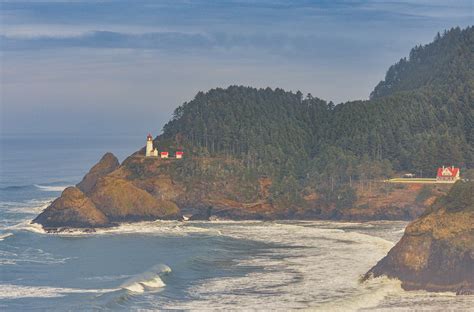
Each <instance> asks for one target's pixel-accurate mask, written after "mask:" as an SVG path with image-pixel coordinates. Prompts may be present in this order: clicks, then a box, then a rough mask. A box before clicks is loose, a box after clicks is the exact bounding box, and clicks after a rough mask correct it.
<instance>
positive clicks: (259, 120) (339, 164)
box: [156, 27, 474, 202]
mask: <svg viewBox="0 0 474 312" xmlns="http://www.w3.org/2000/svg"><path fill="white" fill-rule="evenodd" d="M473 142H474V28H473V27H468V28H466V29H463V30H461V29H460V28H458V27H457V28H452V29H451V30H449V31H445V32H444V33H443V34H439V33H438V34H437V35H436V36H435V38H434V41H433V42H432V43H430V44H427V45H423V46H422V45H420V46H416V47H414V48H413V49H412V50H411V51H410V53H409V56H408V58H406V57H405V58H402V59H401V60H400V61H399V62H398V63H396V64H395V65H393V66H391V67H390V68H389V70H388V71H387V73H386V76H385V79H384V80H383V81H381V82H380V83H379V84H378V85H377V86H376V87H375V89H374V90H373V92H372V93H371V95H370V99H369V100H359V101H351V102H346V103H340V104H337V105H335V104H334V103H332V102H327V101H325V100H322V99H319V98H317V97H314V96H312V95H311V94H307V95H305V96H304V95H303V94H302V93H301V92H299V91H298V92H296V93H295V92H288V91H285V90H282V89H279V88H277V89H271V88H266V89H255V88H251V87H244V86H230V87H228V88H227V89H221V88H217V89H212V90H210V91H208V92H205V93H204V92H199V93H198V94H197V95H196V97H195V98H194V99H193V100H192V101H190V102H187V103H184V104H183V105H181V106H180V107H178V108H177V109H176V110H175V112H174V115H173V118H172V120H171V121H170V122H168V123H167V124H166V125H165V126H164V129H163V134H162V135H160V136H159V137H158V138H157V140H156V143H158V145H159V146H164V145H165V146H166V147H167V148H171V149H176V148H184V150H185V151H186V153H187V156H188V157H187V160H186V161H185V162H184V164H183V165H180V167H182V168H180V170H181V172H182V174H183V176H186V178H189V177H190V176H196V177H198V176H200V175H202V174H204V173H203V169H202V168H200V167H199V166H197V164H193V158H192V157H194V156H195V157H203V156H206V157H211V158H215V159H229V158H231V159H232V160H233V162H232V163H233V164H235V160H237V161H238V163H239V166H238V168H233V169H228V170H231V171H232V173H233V174H235V173H236V172H238V174H240V175H242V177H247V178H249V179H251V178H252V177H253V178H257V177H262V176H265V177H267V176H268V177H271V178H272V180H273V184H272V192H273V195H274V197H284V198H287V199H288V201H291V200H293V201H294V200H296V201H297V200H298V197H299V195H298V194H302V192H301V191H302V190H304V189H305V188H315V189H318V190H320V191H322V192H321V193H323V194H326V195H325V196H327V197H329V198H328V200H333V199H334V198H339V199H341V198H345V197H349V198H348V201H349V202H350V201H351V200H350V199H351V198H352V197H353V195H351V194H352V193H353V190H351V187H352V185H353V183H355V182H356V181H357V182H361V181H362V182H363V181H369V180H374V179H383V178H388V177H391V176H393V175H394V173H395V172H407V171H409V172H414V173H416V174H417V175H418V176H425V177H433V176H434V175H435V171H436V168H437V167H439V166H442V165H455V166H459V167H461V168H462V172H465V171H466V169H469V168H473V166H474V146H473ZM234 166H235V165H234ZM198 167H199V168H198ZM219 168H225V166H219ZM209 170H213V171H216V170H217V171H219V170H220V169H215V168H214V169H209ZM225 170H226V169H222V170H221V171H222V172H220V173H219V174H226V172H225ZM207 174H209V172H207ZM214 174H218V173H217V172H214Z"/></svg>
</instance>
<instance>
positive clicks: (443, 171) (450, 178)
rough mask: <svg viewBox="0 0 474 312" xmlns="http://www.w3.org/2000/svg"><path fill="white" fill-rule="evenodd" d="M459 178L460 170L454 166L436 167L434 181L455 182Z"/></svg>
mask: <svg viewBox="0 0 474 312" xmlns="http://www.w3.org/2000/svg"><path fill="white" fill-rule="evenodd" d="M460 178H461V176H460V170H459V168H456V167H454V166H451V167H445V166H443V167H441V168H438V173H437V174H436V181H440V182H456V181H457V180H459V179H460Z"/></svg>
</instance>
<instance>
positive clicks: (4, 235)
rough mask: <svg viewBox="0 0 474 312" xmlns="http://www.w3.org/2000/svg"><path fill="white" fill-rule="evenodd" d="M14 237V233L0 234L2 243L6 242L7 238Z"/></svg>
mask: <svg viewBox="0 0 474 312" xmlns="http://www.w3.org/2000/svg"><path fill="white" fill-rule="evenodd" d="M10 236H13V233H3V234H0V241H2V240H4V239H5V238H7V237H10Z"/></svg>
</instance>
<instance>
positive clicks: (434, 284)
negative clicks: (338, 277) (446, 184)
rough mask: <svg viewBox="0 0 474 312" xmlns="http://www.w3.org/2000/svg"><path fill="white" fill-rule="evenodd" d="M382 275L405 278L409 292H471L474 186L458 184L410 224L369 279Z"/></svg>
mask: <svg viewBox="0 0 474 312" xmlns="http://www.w3.org/2000/svg"><path fill="white" fill-rule="evenodd" d="M380 275H387V276H389V277H395V278H398V279H400V280H401V281H402V287H403V288H404V289H406V290H414V289H424V290H428V291H453V292H457V293H459V294H468V293H472V289H474V182H469V183H468V182H457V183H456V184H455V185H454V186H453V188H452V189H451V191H450V192H449V193H448V194H447V195H446V196H444V197H441V198H439V199H438V200H437V201H436V202H435V203H434V204H433V206H432V207H431V211H429V212H427V213H426V214H425V215H423V216H422V217H420V218H419V219H417V220H416V221H414V222H412V223H411V224H409V225H408V226H407V228H406V230H405V234H404V235H403V237H402V239H401V240H400V241H399V242H398V243H397V244H396V245H395V247H393V248H392V250H390V252H389V253H388V255H387V256H386V257H385V258H383V259H382V260H380V261H379V263H377V265H376V266H374V267H373V268H372V269H371V270H370V271H369V272H368V273H367V274H366V278H368V277H370V276H375V277H377V276H380Z"/></svg>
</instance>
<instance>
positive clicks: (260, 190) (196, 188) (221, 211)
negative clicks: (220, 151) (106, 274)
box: [34, 151, 446, 229]
mask: <svg viewBox="0 0 474 312" xmlns="http://www.w3.org/2000/svg"><path fill="white" fill-rule="evenodd" d="M241 171H245V167H244V165H243V164H242V162H240V161H238V160H236V159H232V158H210V157H208V158H206V157H199V158H193V157H191V158H188V159H182V160H173V159H169V160H163V159H159V158H146V157H144V156H143V155H142V154H141V151H140V152H137V153H135V154H133V155H132V156H130V157H128V158H127V159H126V160H125V161H124V162H123V163H122V164H121V165H119V164H118V160H117V159H116V158H115V156H113V155H112V154H110V153H107V154H105V155H104V157H102V159H101V160H100V161H99V162H98V163H97V164H96V165H95V166H94V167H92V168H91V170H90V171H89V172H88V173H87V174H86V175H85V177H84V179H83V180H82V181H81V182H80V183H79V184H78V185H77V186H76V187H70V188H67V189H66V190H64V192H63V194H62V195H61V197H59V198H58V199H56V200H55V201H54V202H53V203H52V204H51V205H50V206H49V207H48V208H47V209H45V211H44V212H42V213H41V214H40V215H39V216H38V217H37V218H36V219H35V220H34V222H36V223H39V224H42V225H43V227H45V228H46V229H57V228H62V227H76V228H77V227H79V228H94V227H103V226H110V225H113V224H115V223H116V222H121V221H140V220H155V219H181V218H182V215H184V214H188V215H192V217H191V219H193V220H196V219H209V217H211V216H214V217H217V218H223V219H234V220H242V219H252V220H255V219H257V220H273V219H331V220H353V221H367V220H411V219H413V218H415V217H417V216H418V215H420V214H421V213H422V212H423V211H424V210H425V209H426V208H427V207H428V206H429V204H430V203H432V201H433V200H434V198H435V197H436V196H439V194H443V193H444V192H445V191H446V186H442V187H440V186H431V187H429V188H428V189H427V187H422V186H421V185H411V186H404V185H398V186H390V185H387V184H384V183H371V184H369V185H367V184H364V183H357V185H355V186H354V189H355V190H356V196H357V198H358V199H357V201H355V202H354V204H353V206H350V207H349V208H344V207H342V208H341V207H338V206H337V205H336V204H334V202H327V201H325V200H323V197H324V194H321V193H318V192H317V191H315V190H312V189H307V190H305V194H296V195H295V196H296V198H300V200H295V199H294V198H291V197H290V198H286V197H284V198H283V197H281V198H276V197H275V196H274V193H272V188H273V181H272V179H271V178H269V177H265V176H263V177H262V176H257V175H245V174H242V173H241ZM420 194H424V195H423V196H421V197H420Z"/></svg>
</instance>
